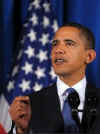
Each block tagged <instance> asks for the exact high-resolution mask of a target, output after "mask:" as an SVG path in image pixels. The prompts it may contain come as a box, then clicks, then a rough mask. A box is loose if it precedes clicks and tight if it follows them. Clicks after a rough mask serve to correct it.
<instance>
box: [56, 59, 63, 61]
mask: <svg viewBox="0 0 100 134" xmlns="http://www.w3.org/2000/svg"><path fill="white" fill-rule="evenodd" d="M55 62H64V59H56V60H55Z"/></svg>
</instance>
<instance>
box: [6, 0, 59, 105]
mask: <svg viewBox="0 0 100 134" xmlns="http://www.w3.org/2000/svg"><path fill="white" fill-rule="evenodd" d="M57 29H58V23H57V20H56V17H55V14H54V10H53V9H52V7H51V5H50V1H49V0H32V1H31V3H30V4H29V7H28V16H27V20H26V22H25V23H24V25H23V30H22V35H21V40H20V47H21V48H20V50H19V53H18V55H17V58H16V61H15V66H14V68H13V71H12V74H11V77H10V80H9V82H8V85H7V90H6V91H5V96H6V98H7V100H8V102H9V103H11V102H12V100H13V99H14V97H15V96H18V95H26V94H29V93H31V92H34V91H39V90H41V89H42V88H43V87H47V86H48V85H50V84H52V83H53V82H55V80H56V75H55V74H54V72H53V69H52V66H51V58H50V51H51V41H52V38H53V35H54V33H55V32H56V30H57Z"/></svg>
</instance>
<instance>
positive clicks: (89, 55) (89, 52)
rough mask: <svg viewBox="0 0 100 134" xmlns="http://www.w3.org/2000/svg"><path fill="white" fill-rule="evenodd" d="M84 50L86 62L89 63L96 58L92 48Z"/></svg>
mask: <svg viewBox="0 0 100 134" xmlns="http://www.w3.org/2000/svg"><path fill="white" fill-rule="evenodd" d="M86 51H87V52H86V64H89V63H91V62H92V61H93V60H94V59H95V58H96V51H95V50H94V49H88V50H86Z"/></svg>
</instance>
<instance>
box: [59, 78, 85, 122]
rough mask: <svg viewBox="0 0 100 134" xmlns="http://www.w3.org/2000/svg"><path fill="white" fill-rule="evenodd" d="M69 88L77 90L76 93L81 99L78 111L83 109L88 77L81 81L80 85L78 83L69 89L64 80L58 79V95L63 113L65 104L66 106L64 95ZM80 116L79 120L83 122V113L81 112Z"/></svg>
mask: <svg viewBox="0 0 100 134" xmlns="http://www.w3.org/2000/svg"><path fill="white" fill-rule="evenodd" d="M68 88H74V89H75V90H76V92H77V93H78V95H79V98H80V104H79V106H78V109H83V107H84V102H85V89H86V77H84V78H83V79H82V80H80V81H79V82H78V83H76V84H75V85H73V86H72V87H69V86H68V85H67V84H65V83H64V82H63V81H62V80H60V79H59V77H57V93H58V96H59V100H60V107H61V111H62V109H63V104H64V97H63V94H64V92H65V90H67V89H68ZM78 114H79V118H80V121H81V120H82V112H79V113H78Z"/></svg>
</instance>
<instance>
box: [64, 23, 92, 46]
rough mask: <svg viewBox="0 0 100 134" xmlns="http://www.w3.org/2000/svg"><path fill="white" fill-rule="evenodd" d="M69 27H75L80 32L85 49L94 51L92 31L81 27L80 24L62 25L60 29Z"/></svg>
mask: <svg viewBox="0 0 100 134" xmlns="http://www.w3.org/2000/svg"><path fill="white" fill-rule="evenodd" d="M69 26H70V27H75V28H77V29H79V30H80V34H81V35H82V36H83V37H84V38H85V40H86V43H87V44H86V45H87V46H86V47H87V48H91V49H95V38H94V35H93V33H92V31H91V30H90V29H89V28H87V27H86V26H83V25H82V24H79V23H75V22H70V23H67V24H64V25H63V26H62V27H69Z"/></svg>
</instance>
